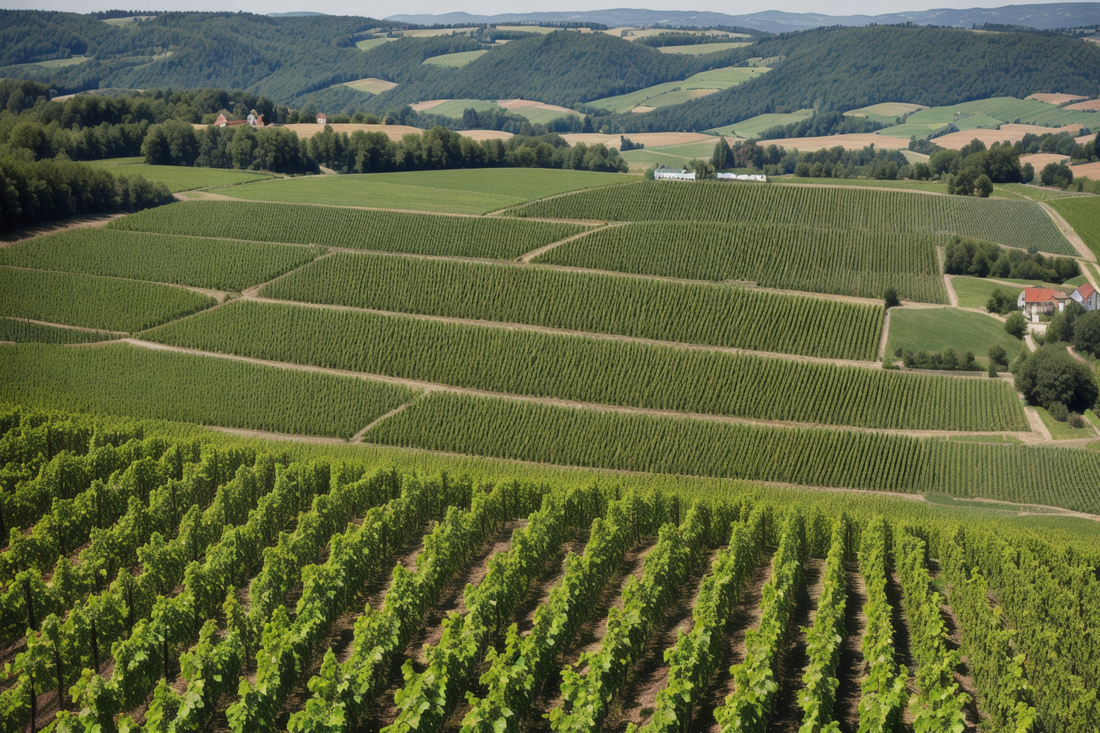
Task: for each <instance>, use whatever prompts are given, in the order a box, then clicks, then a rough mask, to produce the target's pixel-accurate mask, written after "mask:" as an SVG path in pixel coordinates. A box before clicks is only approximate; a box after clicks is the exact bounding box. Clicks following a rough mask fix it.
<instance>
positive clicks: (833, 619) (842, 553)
mask: <svg viewBox="0 0 1100 733" xmlns="http://www.w3.org/2000/svg"><path fill="white" fill-rule="evenodd" d="M850 531H851V527H850V525H849V522H848V517H847V516H841V518H840V519H839V520H838V521H837V523H836V525H835V527H834V529H833V537H832V541H831V542H830V545H829V555H828V557H826V558H825V577H824V579H823V580H822V586H821V596H820V597H819V598H818V601H817V613H816V614H814V623H813V626H811V627H810V628H809V629H806V630H805V631H806V657H807V658H808V659H809V663H808V664H807V665H806V671H805V673H804V674H803V675H802V684H803V688H802V689H801V690H800V691H799V693H798V704H799V706H800V707H801V708H802V727H801V728H799V733H837V732H838V731H839V727H838V724H837V722H836V719H835V718H834V716H833V707H834V705H835V704H836V691H837V687H838V686H839V685H840V681H839V680H838V679H837V677H836V671H837V665H838V664H839V663H840V649H841V644H842V643H843V641H844V636H845V626H844V619H845V616H844V612H845V609H846V608H847V606H848V600H847V596H848V591H847V587H846V586H847V583H846V579H847V567H846V562H847V559H848V558H847V546H848V545H847V540H848V536H849V533H850Z"/></svg>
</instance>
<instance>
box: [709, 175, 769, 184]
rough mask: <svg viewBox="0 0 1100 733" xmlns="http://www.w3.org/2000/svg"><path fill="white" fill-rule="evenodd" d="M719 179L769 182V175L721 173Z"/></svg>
mask: <svg viewBox="0 0 1100 733" xmlns="http://www.w3.org/2000/svg"><path fill="white" fill-rule="evenodd" d="M718 180H719V181H758V182H760V183H767V182H768V177H767V176H766V175H764V174H763V173H719V174H718Z"/></svg>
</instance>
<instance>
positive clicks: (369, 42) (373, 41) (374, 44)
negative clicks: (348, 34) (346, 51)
mask: <svg viewBox="0 0 1100 733" xmlns="http://www.w3.org/2000/svg"><path fill="white" fill-rule="evenodd" d="M396 40H397V39H396V38H367V39H366V40H363V41H356V42H355V47H356V48H358V49H359V50H360V51H369V50H371V49H372V48H378V47H379V46H381V45H382V44H383V43H389V42H390V41H396Z"/></svg>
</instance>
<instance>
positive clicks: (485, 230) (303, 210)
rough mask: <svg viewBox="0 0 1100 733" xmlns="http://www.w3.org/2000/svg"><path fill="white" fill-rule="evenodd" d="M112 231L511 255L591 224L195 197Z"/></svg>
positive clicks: (462, 254) (449, 253) (496, 256)
mask: <svg viewBox="0 0 1100 733" xmlns="http://www.w3.org/2000/svg"><path fill="white" fill-rule="evenodd" d="M108 229H114V230H121V231H131V232H160V233H164V234H181V235H185V236H191V237H226V238H229V239H242V240H248V241H254V242H283V243H287V244H316V245H323V246H327V247H346V248H351V249H369V250H376V251H379V252H408V253H414V254H422V255H447V256H453V257H483V258H488V259H503V260H512V259H515V258H517V257H519V256H520V255H522V254H524V253H526V252H531V251H533V250H536V249H538V248H540V247H544V246H546V245H548V244H551V243H553V242H557V241H559V240H561V239H565V238H566V237H571V236H574V235H576V234H580V233H581V232H584V231H585V230H586V227H584V226H580V225H577V224H561V223H547V222H538V221H516V220H508V219H496V218H486V217H473V216H443V215H427V214H410V213H405V212H395V211H364V210H361V209H345V208H336V207H333V206H309V205H295V204H267V203H245V202H237V201H198V202H194V201H192V202H184V203H176V204H171V205H170V206H161V207H158V208H156V209H149V210H148V211H145V212H142V213H141V214H139V215H135V216H127V217H125V218H123V219H119V220H117V221H114V222H111V224H109V225H108Z"/></svg>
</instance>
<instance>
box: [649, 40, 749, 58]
mask: <svg viewBox="0 0 1100 733" xmlns="http://www.w3.org/2000/svg"><path fill="white" fill-rule="evenodd" d="M751 45H752V44H751V43H697V44H694V45H688V46H662V47H661V48H659V49H657V50H658V51H660V52H661V53H686V54H690V55H692V56H702V55H703V54H705V53H718V52H719V51H729V50H730V49H733V48H744V47H745V46H751Z"/></svg>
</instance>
